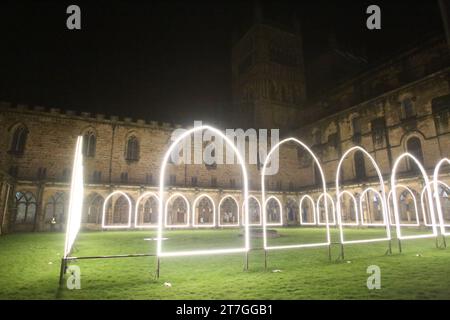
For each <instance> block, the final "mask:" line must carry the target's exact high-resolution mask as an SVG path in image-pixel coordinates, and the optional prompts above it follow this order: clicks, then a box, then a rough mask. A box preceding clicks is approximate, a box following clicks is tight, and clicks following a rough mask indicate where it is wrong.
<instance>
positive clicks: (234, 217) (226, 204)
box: [219, 195, 239, 227]
mask: <svg viewBox="0 0 450 320" xmlns="http://www.w3.org/2000/svg"><path fill="white" fill-rule="evenodd" d="M237 226H239V204H238V201H237V200H236V198H235V197H233V196H230V195H227V196H224V197H223V198H222V199H221V200H220V202H219V227H237Z"/></svg>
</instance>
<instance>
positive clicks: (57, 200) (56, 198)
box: [45, 192, 66, 224]
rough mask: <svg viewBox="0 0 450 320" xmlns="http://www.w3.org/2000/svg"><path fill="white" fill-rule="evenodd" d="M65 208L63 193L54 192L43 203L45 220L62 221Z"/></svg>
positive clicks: (60, 222) (48, 221)
mask: <svg viewBox="0 0 450 320" xmlns="http://www.w3.org/2000/svg"><path fill="white" fill-rule="evenodd" d="M65 209H66V208H65V201H64V193H63V192H57V193H55V194H54V195H53V196H51V197H50V199H49V200H48V202H47V203H46V205H45V222H46V223H50V222H51V221H52V220H53V219H54V221H55V223H58V224H62V223H64V216H65V214H64V213H65Z"/></svg>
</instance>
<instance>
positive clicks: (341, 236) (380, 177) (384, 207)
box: [336, 146, 391, 244]
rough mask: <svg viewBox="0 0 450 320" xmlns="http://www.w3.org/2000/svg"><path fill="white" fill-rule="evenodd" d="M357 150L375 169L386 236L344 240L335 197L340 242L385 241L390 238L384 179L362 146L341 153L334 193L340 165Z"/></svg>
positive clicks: (338, 183)
mask: <svg viewBox="0 0 450 320" xmlns="http://www.w3.org/2000/svg"><path fill="white" fill-rule="evenodd" d="M356 150H359V151H361V152H362V153H363V154H364V155H365V156H366V157H367V158H369V160H370V162H371V163H372V166H373V167H374V168H375V171H376V172H377V175H378V180H379V182H380V188H381V208H382V211H383V221H384V224H385V227H386V237H383V238H375V239H363V240H345V238H344V228H343V225H342V217H341V204H340V197H337V205H336V207H337V214H336V215H337V219H338V225H339V234H340V238H341V243H342V244H345V243H367V242H377V241H386V240H391V230H390V228H389V217H388V212H387V209H386V208H387V206H386V192H385V188H384V180H383V175H382V174H381V170H380V168H379V167H378V165H377V162H376V161H375V159H374V158H373V157H372V156H371V155H370V153H368V152H367V151H366V150H365V149H364V148H362V147H360V146H354V147H351V148H350V149H348V150H347V151H345V153H344V154H343V155H342V157H341V159H340V160H339V163H338V166H337V169H336V194H340V191H339V187H340V173H341V166H342V163H343V162H344V160H345V158H347V156H348V155H349V154H350V153H351V152H353V151H356Z"/></svg>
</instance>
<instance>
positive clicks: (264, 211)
mask: <svg viewBox="0 0 450 320" xmlns="http://www.w3.org/2000/svg"><path fill="white" fill-rule="evenodd" d="M286 142H294V143H296V144H298V145H300V146H302V147H303V149H305V150H306V151H307V152H308V153H309V155H310V156H311V157H312V158H313V160H314V162H315V164H316V165H317V168H318V169H319V171H320V176H321V178H322V187H323V194H327V186H326V181H325V175H324V173H323V170H322V166H321V165H320V162H319V160H318V159H317V157H316V155H315V154H314V152H312V150H311V149H310V148H309V147H308V146H307V145H306V144H304V143H303V142H301V141H300V140H298V139H296V138H286V139H283V140H281V141H279V142H278V143H277V144H276V145H274V146H273V147H272V149H270V151H269V153H268V154H267V157H266V159H265V160H264V164H263V167H262V170H261V197H262V202H263V203H265V202H266V186H265V177H266V167H267V164H268V163H269V160H270V157H271V155H272V153H273V152H274V151H275V150H277V149H278V148H279V147H280V146H281V145H282V144H284V143H286ZM324 200H325V220H326V242H321V243H308V244H293V245H278V246H268V245H267V214H266V206H263V214H262V216H263V240H264V250H271V249H290V248H306V247H319V246H329V245H330V243H331V237H330V225H329V224H328V199H327V197H325V198H324Z"/></svg>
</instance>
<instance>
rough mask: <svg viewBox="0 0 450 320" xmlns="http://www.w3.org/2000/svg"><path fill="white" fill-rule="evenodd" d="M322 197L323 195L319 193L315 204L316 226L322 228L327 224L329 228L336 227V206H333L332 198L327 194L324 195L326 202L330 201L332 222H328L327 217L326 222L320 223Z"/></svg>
mask: <svg viewBox="0 0 450 320" xmlns="http://www.w3.org/2000/svg"><path fill="white" fill-rule="evenodd" d="M323 195H324V194H323V193H321V194H320V196H319V197H318V198H317V202H316V213H317V224H318V225H319V226H324V225H326V224H329V225H330V226H335V225H336V205H335V204H334V200H333V197H332V196H331V195H330V194H329V193H327V194H326V195H327V196H326V197H325V198H326V199H327V202H328V201H330V203H331V216H332V217H333V221H332V222H329V221H328V217H327V218H326V219H325V220H326V221H325V222H321V221H320V201H321V200H322V199H324V196H323ZM324 206H325V204H324ZM326 213H328V208H327V210H326Z"/></svg>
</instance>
